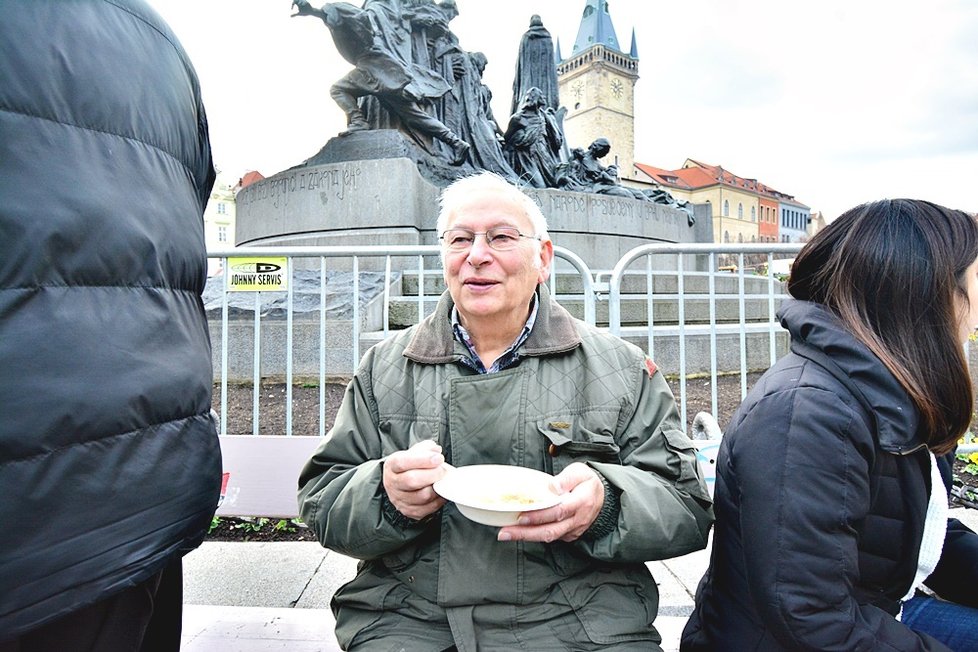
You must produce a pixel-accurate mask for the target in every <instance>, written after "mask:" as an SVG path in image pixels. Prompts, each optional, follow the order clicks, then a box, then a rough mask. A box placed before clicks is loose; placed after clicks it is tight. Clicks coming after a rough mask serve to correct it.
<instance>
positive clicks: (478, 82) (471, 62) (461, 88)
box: [446, 52, 517, 181]
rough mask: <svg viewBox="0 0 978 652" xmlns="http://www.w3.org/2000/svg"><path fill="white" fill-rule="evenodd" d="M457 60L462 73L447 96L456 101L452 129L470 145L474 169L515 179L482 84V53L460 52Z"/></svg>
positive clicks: (485, 59) (470, 155)
mask: <svg viewBox="0 0 978 652" xmlns="http://www.w3.org/2000/svg"><path fill="white" fill-rule="evenodd" d="M461 61H462V68H463V75H462V76H461V77H460V78H459V79H458V80H457V82H456V86H455V87H453V88H452V90H451V92H450V93H449V94H448V95H449V96H451V97H452V98H453V99H456V100H457V109H456V112H455V113H454V114H453V115H454V117H456V118H457V119H458V120H459V122H458V124H457V127H456V129H457V131H458V133H459V135H460V136H461V137H462V138H464V139H465V141H466V142H468V143H469V144H471V145H472V149H471V150H470V152H469V160H470V161H471V162H472V164H473V165H474V166H475V167H476V168H478V169H481V170H490V171H492V172H495V173H496V174H498V175H500V176H502V177H504V178H506V179H509V180H511V181H516V179H517V175H516V172H514V171H513V168H512V167H510V165H509V163H508V162H507V161H506V157H505V156H504V154H503V130H502V129H500V127H499V124H498V123H497V122H496V118H495V117H494V116H493V114H492V107H491V105H490V102H491V101H492V91H490V90H489V87H488V86H486V85H485V84H484V83H482V73H483V72H484V71H485V69H486V64H487V63H488V59H487V58H486V55H485V54H483V53H482V52H472V53H467V54H464V56H463V57H462V60H461ZM446 97H447V96H446ZM453 126H455V125H453Z"/></svg>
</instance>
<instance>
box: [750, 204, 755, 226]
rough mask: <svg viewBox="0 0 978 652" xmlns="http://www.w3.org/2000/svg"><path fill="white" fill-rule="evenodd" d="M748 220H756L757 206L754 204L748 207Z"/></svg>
mask: <svg viewBox="0 0 978 652" xmlns="http://www.w3.org/2000/svg"><path fill="white" fill-rule="evenodd" d="M750 221H751V222H756V221H757V207H756V206H751V207H750Z"/></svg>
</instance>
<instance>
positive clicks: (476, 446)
mask: <svg viewBox="0 0 978 652" xmlns="http://www.w3.org/2000/svg"><path fill="white" fill-rule="evenodd" d="M538 292H539V298H540V308H539V312H538V314H537V320H536V323H535V325H534V327H533V331H532V332H531V334H530V336H529V338H528V339H527V341H526V342H525V344H524V345H523V347H522V348H521V349H520V355H521V361H520V363H519V364H518V365H517V366H515V367H512V368H509V369H506V370H503V371H500V372H498V373H494V374H489V375H480V374H476V373H475V372H474V371H472V370H471V369H469V368H468V367H466V366H464V365H462V364H459V363H458V362H457V361H458V360H459V359H460V358H461V357H462V356H463V355H464V354H465V349H464V347H463V346H462V345H461V344H459V343H457V342H456V341H455V339H454V338H453V336H452V331H451V323H450V315H451V310H452V300H451V298H450V296H449V295H448V293H445V294H444V295H443V296H442V297H441V300H440V301H439V304H438V307H437V309H436V311H435V313H434V314H432V315H430V316H429V317H428V318H426V319H425V320H424V321H423V322H422V323H421V324H419V325H417V326H414V327H412V328H410V329H407V330H406V331H404V332H401V333H398V334H396V335H394V336H393V337H391V338H390V339H388V340H386V341H384V342H382V343H380V344H378V345H377V346H375V347H373V348H372V349H371V350H370V351H368V352H367V354H366V355H365V356H364V358H363V361H362V362H361V364H360V367H359V369H358V370H357V372H356V375H355V376H354V378H353V381H352V382H351V383H350V385H349V387H348V388H347V392H346V395H345V397H344V399H343V404H342V405H341V407H340V410H339V412H338V414H337V416H336V421H335V423H334V425H333V428H332V429H331V430H330V433H329V434H328V436H327V437H326V438H325V440H324V441H323V443H322V445H320V447H319V449H318V450H317V451H316V453H315V454H314V455H313V457H312V459H311V460H310V461H309V462H308V463H307V464H306V466H305V468H304V469H303V471H302V474H301V476H300V478H299V487H300V489H299V507H300V512H301V516H302V518H303V520H304V521H305V522H306V523H307V524H308V525H309V526H310V527H311V528H313V529H314V530H315V531H316V533H317V535H318V537H319V540H320V541H321V542H322V544H323V545H324V546H326V547H327V548H330V549H331V550H335V551H337V552H339V553H342V554H344V555H349V556H353V557H356V558H359V559H362V560H365V561H364V563H361V564H360V569H359V573H358V575H357V578H356V579H354V580H353V581H351V582H350V583H348V584H346V585H345V586H343V587H341V588H340V589H339V590H338V591H337V592H336V595H335V596H334V601H333V609H334V612H335V613H336V616H337V638H338V639H339V641H340V643H341V645H343V646H344V648H345V647H346V646H347V645H349V644H351V642H352V643H355V644H357V645H359V644H361V643H363V642H364V641H367V640H369V639H371V638H382V637H383V636H386V635H389V636H392V637H394V638H393V640H397V636H398V635H400V636H402V637H403V638H405V639H407V638H408V634H407V632H408V631H409V630H410V628H411V627H412V626H414V627H416V628H417V631H418V633H419V634H422V635H423V636H426V637H428V639H427V640H429V641H432V642H429V643H428V644H427V648H428V649H435V645H439V644H441V643H440V642H435V641H439V639H438V638H437V637H438V636H439V635H441V636H443V641H442V642H445V643H446V646H448V645H452V644H455V645H457V646H458V649H459V650H476V649H479V647H478V646H482V647H481V649H521V648H522V649H546V647H547V646H552V645H555V644H556V643H555V641H554V639H553V637H554V635H555V633H554V631H555V630H558V629H559V631H560V632H572V634H568V636H572V637H573V639H574V640H573V641H566V642H564V643H562V644H558V645H557V647H556V648H555V649H566V648H567V647H570V646H575V647H577V646H579V645H583V644H584V643H586V640H587V639H590V642H591V643H593V644H595V645H597V646H606V645H608V644H609V643H618V642H620V643H626V642H629V641H634V642H635V644H634V645H637V647H634V648H632V647H629V648H628V649H652V650H656V649H658V646H657V643H658V642H659V640H660V639H659V636H658V633H657V632H656V631H655V629H654V627H653V626H652V621H653V619H654V618H655V614H656V611H657V609H658V593H657V590H656V585H655V582H654V581H653V579H652V577H651V574H650V573H649V571H648V569H647V567H646V565H645V564H644V562H646V561H650V560H656V559H666V558H669V557H675V556H679V555H683V554H686V553H688V552H692V551H694V550H699V549H702V548H704V547H705V546H706V543H707V533H708V531H709V529H710V525H711V523H712V521H713V513H712V508H711V501H710V498H709V495H708V493H707V490H706V486H705V485H704V483H703V479H702V477H701V474H700V471H699V467H698V465H697V462H696V456H695V451H694V449H693V445H692V443H691V442H690V440H689V439H688V438H687V437H686V435H685V434H684V433H683V429H682V425H681V424H680V419H679V415H678V412H677V410H676V405H675V401H674V399H673V396H672V393H671V391H670V390H669V387H668V386H667V384H666V382H665V380H664V379H663V377H662V374H661V373H659V372H658V371H655V367H654V365H651V363H648V364H647V361H646V358H645V356H644V355H643V353H642V352H641V350H640V349H638V348H637V347H635V346H633V345H631V344H629V343H627V342H624V341H623V340H621V339H619V338H617V337H613V336H611V335H608V334H605V333H601V332H599V331H597V330H596V329H594V328H592V327H590V326H588V325H586V324H584V323H583V322H581V321H579V320H577V319H575V318H573V317H572V316H571V315H570V314H569V313H568V312H567V311H566V310H564V309H563V308H562V307H560V306H559V305H558V304H557V303H556V302H554V301H552V300H551V299H550V297H549V293H548V291H547V289H546V286H540V288H539V290H538ZM424 439H432V440H435V441H437V442H438V443H439V444H441V445H442V447H443V449H444V452H445V457H446V459H447V461H448V462H449V463H451V464H453V465H455V466H465V465H468V464H484V463H494V464H513V465H519V466H525V467H530V468H534V469H538V470H541V471H546V472H548V473H552V474H557V473H559V472H560V471H561V470H562V469H564V468H565V467H566V466H567V465H568V464H570V463H571V462H575V461H581V462H585V463H587V464H589V465H590V466H591V467H593V468H594V469H595V470H596V471H598V472H599V473H600V474H601V475H602V476H603V477H604V478H605V479H606V480H607V482H608V483H609V484H610V485H611V487H612V488H613V490H615V491H616V492H620V504H621V511H620V515H619V518H618V523H617V527H616V528H615V529H614V530H613V531H612V532H610V533H609V534H607V535H605V536H603V537H600V538H598V539H596V540H586V538H582V539H580V540H578V541H575V542H573V543H564V542H560V541H558V542H554V543H550V544H545V543H535V542H513V543H500V542H498V541H497V540H496V533H497V531H498V530H497V529H496V528H491V527H487V526H484V525H479V524H476V523H473V522H471V521H468V520H467V519H466V518H464V517H463V516H462V515H461V514H460V513H459V512H458V510H457V509H456V508H455V507H454V506H453V505H452V504H451V503H448V504H447V505H446V506H445V507H444V508H442V510H441V511H440V512H439V513H438V514H437V515H436V517H435V518H433V519H431V520H428V521H427V522H424V523H418V524H416V525H411V526H407V527H405V526H403V525H400V526H399V525H398V524H396V523H395V522H393V521H392V519H390V518H387V517H386V516H385V515H384V511H383V505H384V502H385V498H384V491H383V485H382V480H381V476H382V465H383V459H384V457H385V456H386V455H388V454H390V453H392V452H394V451H399V450H403V449H406V448H409V447H410V446H412V445H413V444H415V443H417V442H418V441H421V440H424ZM560 619H567V620H569V621H570V622H569V623H564V624H563V625H561V627H560V628H556V627H552V626H551V627H539V626H536V625H534V624H533V623H538V624H539V623H546V622H547V621H548V620H560ZM523 623H526V624H525V626H524V624H523ZM551 624H552V623H551ZM565 625H567V626H565ZM571 625H573V626H571ZM561 635H563V634H557V636H558V638H559V636H561ZM433 637H434V638H433ZM534 637H536V638H538V639H539V643H540V645H535V644H533V643H532V642H527V641H528V640H531V641H532V640H533V638H534ZM581 638H584V639H585V640H583V641H582V640H578V639H581ZM422 640H425V639H422ZM544 643H546V645H544ZM405 649H412V648H411V647H410V646H407V647H406V648H405ZM418 649H425V648H424V647H420V648H418ZM438 649H441V648H438ZM577 649H588V648H587V647H577Z"/></svg>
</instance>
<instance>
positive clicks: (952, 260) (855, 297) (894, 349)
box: [787, 199, 978, 454]
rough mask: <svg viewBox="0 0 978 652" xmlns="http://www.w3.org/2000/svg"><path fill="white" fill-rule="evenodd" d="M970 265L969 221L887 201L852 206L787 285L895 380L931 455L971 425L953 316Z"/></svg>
mask: <svg viewBox="0 0 978 652" xmlns="http://www.w3.org/2000/svg"><path fill="white" fill-rule="evenodd" d="M976 258H978V222H976V221H975V219H974V218H973V217H972V216H970V215H968V214H967V213H964V212H961V211H955V210H950V209H947V208H944V207H943V206H938V205H936V204H932V203H930V202H925V201H919V200H912V199H888V200H883V201H878V202H873V203H870V204H863V205H862V206H857V207H856V208H853V209H852V210H849V211H847V212H846V213H844V214H843V215H841V216H840V217H839V218H838V219H836V220H835V221H833V222H832V223H830V224H829V225H828V226H827V227H825V228H824V229H823V230H822V231H820V232H819V233H818V234H816V235H815V237H813V238H812V240H811V242H809V243H808V244H807V245H806V246H805V247H804V248H803V249H802V250H801V253H799V254H798V257H797V258H796V259H795V262H794V264H793V265H792V266H791V276H790V277H789V279H788V286H787V287H788V292H789V293H790V294H791V296H793V297H795V298H796V299H803V300H807V301H815V302H817V303H820V304H822V305H824V306H826V307H827V308H828V309H829V310H830V311H832V312H833V313H834V314H835V315H836V316H838V317H839V319H840V320H841V321H842V323H843V324H844V325H845V326H846V327H847V328H848V329H849V330H850V331H851V332H852V334H853V335H854V336H855V337H856V338H857V339H858V340H860V341H861V342H863V343H864V344H865V345H866V346H867V347H869V349H870V350H871V351H872V352H873V353H874V354H876V356H877V357H878V358H879V359H880V360H881V361H882V362H883V364H884V365H886V367H887V368H888V369H889V370H890V372H891V373H893V375H894V376H895V377H896V379H897V381H898V382H899V383H900V384H901V385H902V386H903V387H904V389H906V391H907V393H908V394H909V395H910V398H911V400H913V402H914V404H915V405H916V406H917V409H918V410H919V411H920V416H921V425H922V430H923V435H924V440H925V441H926V443H927V446H928V448H930V449H931V450H932V451H933V452H934V453H935V454H943V453H947V452H949V451H951V450H953V449H954V447H955V445H956V443H957V440H958V438H959V437H960V436H961V435H962V434H963V433H964V432H965V430H967V428H968V425H969V424H970V422H971V414H972V409H973V405H974V390H973V389H972V386H971V376H970V374H969V371H968V362H967V360H966V359H965V355H964V350H963V347H962V346H961V341H960V337H961V336H960V327H959V320H960V316H959V315H960V312H959V311H960V306H961V305H962V304H961V299H962V298H963V299H965V300H967V296H968V294H967V285H966V282H967V279H965V270H967V268H968V267H969V266H970V265H971V264H972V263H974V262H975V259H976Z"/></svg>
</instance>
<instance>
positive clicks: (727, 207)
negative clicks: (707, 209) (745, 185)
mask: <svg viewBox="0 0 978 652" xmlns="http://www.w3.org/2000/svg"><path fill="white" fill-rule="evenodd" d="M723 216H724V217H730V200H729V199H724V200H723Z"/></svg>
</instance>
